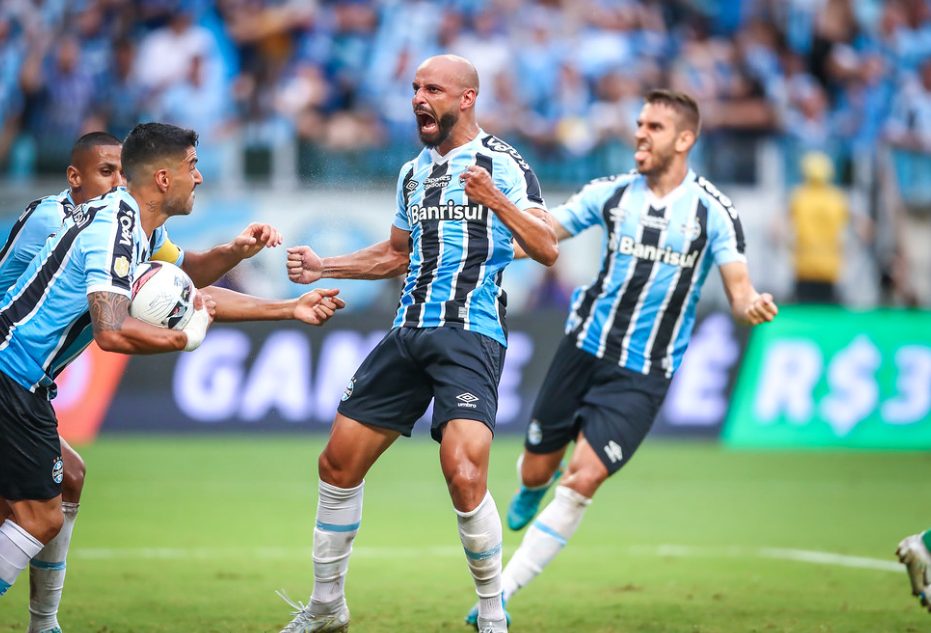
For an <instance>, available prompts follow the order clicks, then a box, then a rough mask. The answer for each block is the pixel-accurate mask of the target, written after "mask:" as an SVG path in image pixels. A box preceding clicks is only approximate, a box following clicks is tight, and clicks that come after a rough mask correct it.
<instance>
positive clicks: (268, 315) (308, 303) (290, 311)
mask: <svg viewBox="0 0 931 633" xmlns="http://www.w3.org/2000/svg"><path fill="white" fill-rule="evenodd" d="M206 290H207V292H209V293H210V296H211V297H213V299H214V301H216V305H217V312H216V316H215V320H217V321H282V320H289V319H294V320H296V321H303V322H304V323H307V324H309V325H323V324H324V323H326V321H327V320H329V318H330V317H332V316H333V315H334V314H335V313H336V311H337V310H341V309H343V308H344V307H346V303H345V302H344V301H343V300H342V299H340V298H338V297H337V296H336V295H337V294H339V290H336V289H325V288H318V289H316V290H311V291H310V292H307V293H305V294H303V295H301V296H300V297H298V298H296V299H287V300H285V301H273V300H271V299H261V298H259V297H253V296H251V295H246V294H242V293H240V292H235V291H233V290H229V289H227V288H217V287H215V286H210V287H209V288H207V289H206Z"/></svg>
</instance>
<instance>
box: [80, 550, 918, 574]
mask: <svg viewBox="0 0 931 633" xmlns="http://www.w3.org/2000/svg"><path fill="white" fill-rule="evenodd" d="M573 549H574V550H577V551H578V550H585V551H591V550H592V549H595V548H592V547H586V546H585V545H584V544H579V545H577V546H575V547H574V548H573ZM597 549H599V550H604V551H605V552H607V550H606V549H604V548H597ZM619 549H620V550H621V551H626V552H627V553H628V554H632V555H635V556H659V557H663V556H673V557H681V558H768V559H771V560H785V561H792V562H797V563H809V564H815V565H828V566H834V567H848V568H854V569H870V570H875V571H888V572H895V573H899V572H901V571H902V565H900V564H899V563H897V562H894V561H891V560H883V559H879V558H868V557H865V556H850V555H847V554H838V553H835V552H822V551H817V550H802V549H791V548H780V547H760V548H747V547H696V546H692V545H672V544H666V545H655V546H654V545H634V546H630V547H626V548H619ZM617 551H618V550H616V549H613V550H612V552H617ZM352 555H353V557H354V558H376V559H377V558H407V559H415V560H416V559H417V558H420V557H424V556H428V557H433V558H454V557H460V556H462V548H461V547H456V546H452V545H450V546H435V547H377V546H356V547H354V548H353V554H352ZM70 556H71V558H72V559H75V558H76V559H86V560H116V559H119V560H124V559H133V560H140V559H142V560H229V559H244V558H248V559H258V560H301V559H303V560H307V561H310V560H311V556H312V550H311V549H310V548H309V547H305V548H288V547H225V548H223V547H126V548H120V547H76V548H74V549H72V551H71V554H70Z"/></svg>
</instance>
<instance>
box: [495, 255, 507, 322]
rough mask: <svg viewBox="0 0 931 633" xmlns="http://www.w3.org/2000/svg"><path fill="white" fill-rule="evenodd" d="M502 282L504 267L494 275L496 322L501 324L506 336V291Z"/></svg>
mask: <svg viewBox="0 0 931 633" xmlns="http://www.w3.org/2000/svg"><path fill="white" fill-rule="evenodd" d="M503 282H504V268H502V269H501V270H499V271H498V274H497V276H496V277H495V283H496V284H498V301H497V303H498V323H500V324H501V329H502V330H503V331H504V337H505V338H507V336H508V322H507V320H506V319H507V312H508V293H507V292H505V290H504V288H503V287H502V286H501V284H502V283H503Z"/></svg>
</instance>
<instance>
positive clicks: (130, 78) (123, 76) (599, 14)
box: [0, 0, 931, 172]
mask: <svg viewBox="0 0 931 633" xmlns="http://www.w3.org/2000/svg"><path fill="white" fill-rule="evenodd" d="M440 51H450V52H455V53H459V54H462V55H464V56H466V57H468V58H469V59H471V60H472V61H473V62H474V63H475V65H476V67H477V68H478V70H479V74H480V76H481V77H482V78H483V85H482V92H483V99H482V106H480V111H479V116H480V120H481V122H482V124H483V126H484V127H485V128H486V129H487V130H488V131H490V132H492V133H495V134H498V135H500V136H502V137H504V138H509V139H514V140H517V141H522V142H523V145H524V146H530V147H533V148H535V149H537V150H540V151H542V152H558V153H562V154H565V155H569V156H582V155H586V154H588V153H590V152H591V151H592V150H593V149H594V148H596V147H597V146H598V145H599V144H600V143H601V142H602V141H604V140H606V139H614V138H616V137H618V136H620V137H621V138H630V137H631V134H632V129H633V121H634V119H635V115H636V112H637V111H638V109H639V107H640V104H641V94H642V93H643V91H644V89H645V88H647V87H653V86H658V85H668V86H671V87H673V88H676V89H681V90H685V91H687V92H689V93H690V94H693V95H695V97H696V98H697V99H698V101H699V103H701V104H702V109H703V114H704V121H705V130H706V132H708V133H711V134H714V133H726V134H727V137H728V138H729V139H731V141H732V142H733V143H734V145H733V147H732V148H730V149H733V150H734V151H736V153H737V156H738V158H736V159H734V161H735V162H736V163H737V164H738V165H739V163H740V159H739V156H740V154H741V153H742V150H741V147H742V145H741V143H742V141H743V140H745V139H747V138H750V139H752V138H754V137H756V136H759V135H780V136H783V137H784V138H785V139H786V140H787V141H789V142H792V143H794V144H796V145H798V146H800V147H802V148H812V147H815V148H818V149H823V150H827V151H829V153H831V154H832V155H833V156H835V157H836V158H841V159H842V158H843V157H845V156H848V155H850V153H851V152H856V151H859V150H863V149H867V148H871V147H874V146H875V145H876V144H877V142H878V141H880V140H883V139H885V140H888V141H889V142H891V143H895V144H900V145H904V146H907V147H909V148H911V149H919V150H921V151H924V152H927V151H929V150H931V4H929V3H928V2H927V1H926V0H890V1H887V2H883V1H881V0H863V1H858V2H853V1H852V0H822V1H818V2H808V1H802V0H794V1H791V2H781V1H776V0H734V1H730V2H723V1H717V2H715V1H708V2H696V1H693V0H678V1H674V2H657V1H651V0H623V1H618V0H610V1H609V0H571V1H570V0H453V1H451V2H443V3H439V2H426V1H422V0H369V1H367V0H333V1H327V0H317V1H315V2H310V1H304V0H301V1H297V0H77V1H72V0H68V1H66V0H5V1H4V2H3V3H2V7H0V122H2V137H0V161H2V164H4V165H6V167H7V168H8V169H13V170H16V169H19V170H25V171H27V172H31V171H33V170H36V169H38V170H40V171H47V170H48V171H52V172H57V171H58V170H60V169H61V164H62V156H63V154H64V153H66V151H67V149H68V148H70V144H71V143H72V142H73V140H74V139H75V138H76V137H77V136H79V135H80V133H81V132H82V131H87V130H88V129H91V128H105V129H107V130H109V131H111V132H112V133H114V134H116V135H118V136H122V135H124V134H125V133H126V132H128V131H129V129H130V127H131V126H132V124H134V123H135V122H137V121H139V120H145V119H157V120H163V121H170V122H173V123H176V124H179V125H183V126H189V127H193V128H195V129H197V130H199V131H200V132H201V135H202V138H203V139H204V143H203V145H205V146H207V147H209V146H210V144H211V142H212V141H214V140H217V139H222V138H223V137H224V136H225V135H229V134H230V133H231V132H233V131H238V132H240V133H241V134H243V135H244V137H245V139H246V140H247V142H248V143H252V144H255V145H260V146H261V145H264V146H270V145H272V146H273V145H274V144H276V143H278V142H281V141H282V140H287V139H293V138H294V137H295V136H297V137H299V138H300V139H302V140H303V141H305V142H307V143H309V144H313V145H317V146H320V147H322V148H326V149H327V150H340V149H353V150H357V149H359V148H365V147H381V146H391V145H396V144H398V143H401V144H410V143H411V142H412V138H411V137H412V134H411V131H410V86H409V78H410V77H411V76H412V75H413V70H414V68H415V67H416V65H417V64H418V63H419V61H420V60H422V59H424V58H425V57H427V56H429V55H431V54H435V53H437V52H440ZM518 145H521V143H520V142H519V143H518ZM725 153H727V154H731V153H733V152H721V154H725ZM721 160H724V159H723V158H722V159H721Z"/></svg>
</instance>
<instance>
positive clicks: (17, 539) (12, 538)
mask: <svg viewBox="0 0 931 633" xmlns="http://www.w3.org/2000/svg"><path fill="white" fill-rule="evenodd" d="M41 549H42V543H40V542H39V541H38V540H36V539H35V538H34V537H33V536H32V534H30V533H29V532H27V531H26V530H24V529H23V528H21V527H19V526H18V525H16V523H14V522H13V519H7V520H6V521H4V522H3V524H2V525H0V596H2V595H3V594H5V593H6V590H7V589H9V588H10V587H11V586H12V585H13V583H14V582H16V577H17V576H19V572H21V571H23V570H24V569H26V565H28V564H29V559H30V558H32V557H33V556H35V555H36V554H38V553H39V550H41Z"/></svg>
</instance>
